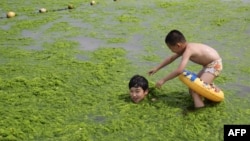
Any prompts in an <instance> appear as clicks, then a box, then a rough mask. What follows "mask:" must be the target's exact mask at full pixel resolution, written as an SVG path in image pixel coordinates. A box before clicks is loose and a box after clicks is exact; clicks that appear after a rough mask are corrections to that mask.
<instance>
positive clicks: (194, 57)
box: [148, 30, 222, 108]
mask: <svg viewBox="0 0 250 141" xmlns="http://www.w3.org/2000/svg"><path fill="white" fill-rule="evenodd" d="M165 43H166V45H167V46H168V48H169V49H170V50H171V51H172V52H173V53H174V54H173V55H172V56H170V57H167V58H166V59H164V60H163V61H162V62H161V63H160V64H159V65H158V66H156V67H154V68H153V69H151V70H150V71H149V72H148V74H149V75H153V74H155V73H156V72H157V71H158V70H160V69H161V68H163V67H165V66H167V65H169V64H171V63H172V62H173V61H174V60H176V59H177V58H179V57H181V56H182V57H181V62H180V64H179V66H178V68H177V69H175V70H174V71H172V72H171V73H169V74H168V75H166V76H165V77H163V78H162V79H161V80H159V81H158V82H156V87H157V88H160V87H161V86H162V85H163V84H164V83H165V82H167V81H168V80H171V79H173V78H175V77H177V76H179V75H180V74H181V73H182V72H183V71H184V69H185V67H186V65H187V63H188V61H189V60H191V61H192V62H194V63H196V64H198V65H201V66H202V67H203V68H202V69H201V71H200V72H199V73H198V74H197V75H198V77H200V78H201V80H203V81H204V82H206V83H208V84H212V83H213V81H214V79H215V78H216V77H217V76H218V75H219V74H220V72H221V70H222V59H221V57H220V55H219V54H218V52H217V51H216V50H215V49H213V48H212V47H210V46H207V45H205V44H200V43H189V42H187V41H186V39H185V37H184V35H183V34H182V33H181V32H180V31H178V30H172V31H170V32H169V33H168V34H167V36H166V38H165ZM217 90H218V89H217ZM189 93H190V94H191V96H192V98H193V101H194V107H195V108H201V107H204V106H205V104H204V102H203V98H202V97H201V96H200V95H198V94H197V93H196V92H194V91H193V90H191V89H189Z"/></svg>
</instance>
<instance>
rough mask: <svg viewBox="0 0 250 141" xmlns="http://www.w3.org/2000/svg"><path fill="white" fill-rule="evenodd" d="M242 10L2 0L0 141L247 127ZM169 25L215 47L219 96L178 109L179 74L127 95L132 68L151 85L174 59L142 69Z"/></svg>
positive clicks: (103, 139) (156, 54) (183, 92)
mask: <svg viewBox="0 0 250 141" xmlns="http://www.w3.org/2000/svg"><path fill="white" fill-rule="evenodd" d="M68 4H73V5H74V6H75V8H74V9H71V10H68V9H67V6H68ZM43 7H44V8H46V9H47V11H48V12H47V13H39V12H38V11H39V9H40V8H43ZM8 11H14V12H15V13H16V14H17V16H15V17H13V18H6V13H7V12H8ZM249 15H250V1H248V0H244V1H243V0H242V1H239V0H221V1H219V0H206V1H203V0H189V1H185V0H178V1H175V0H148V1H137V0H135V1H133V0H117V1H113V0H105V1H101V0H99V1H96V5H93V6H91V5H90V3H89V1H87V0H81V1H80V0H71V1H66V0H60V1H52V0H19V1H14V0H8V1H7V0H4V1H2V2H1V4H0V16H1V18H0V140H16V141H20V140H25V141H27V140H29V141H31V140H38V141H56V140H58V141H59V140H60V141H62V140H63V141H64V140H65V141H69V140H70V141H85V140H86V141H111V140H115V141H126V140H127V141H130V140H133V141H141V140H143V141H152V140H154V141H166V140H167V141H172V140H174V141H179V140H180V141H182V140H199V141H200V140H204V141H205V140H206V141H210V140H211V141H215V140H218V141H220V140H223V125H224V124H250V120H249V117H250V106H249V102H250V96H249V91H250V81H249V78H250V67H249V64H250V57H249V53H250V48H249V44H250V40H249V37H250V17H249ZM172 29H179V30H181V31H182V32H183V33H184V35H185V36H186V38H187V40H188V41H190V42H202V43H205V44H208V45H210V46H212V47H214V48H215V49H216V50H218V52H219V53H220V54H221V56H222V58H223V63H224V70H223V73H222V75H221V77H219V78H218V79H216V81H215V83H216V84H217V85H218V86H219V87H221V89H222V90H223V91H224V93H225V100H224V101H223V102H221V103H218V104H209V105H208V106H207V107H206V108H204V109H202V110H199V111H196V112H188V113H184V112H183V111H185V109H186V108H187V107H188V106H190V105H192V104H193V102H192V100H191V97H190V96H189V94H188V91H187V87H186V86H185V85H184V84H182V83H181V82H180V81H179V80H178V79H174V80H172V81H169V82H167V83H166V84H165V85H164V86H163V87H162V89H154V90H153V91H152V92H151V95H150V97H149V98H146V99H145V100H144V101H142V102H141V103H139V104H134V103H133V102H131V101H130V99H129V97H128V86H127V85H128V81H129V79H130V78H131V77H132V75H134V74H141V75H144V76H145V77H146V78H147V79H148V80H149V82H150V86H151V87H153V86H154V83H155V81H157V80H158V79H160V78H161V77H163V76H164V75H166V73H168V72H170V71H171V70H173V69H174V68H175V67H176V66H177V65H178V61H177V62H175V63H173V64H172V65H170V66H168V67H166V68H165V69H163V70H161V71H159V72H158V73H157V74H155V75H154V76H153V77H148V76H147V71H148V70H150V69H151V68H152V67H154V66H155V65H157V64H158V63H160V61H161V60H162V59H164V58H165V57H166V56H168V55H170V53H171V52H170V51H169V50H168V49H167V48H166V46H165V43H164V38H165V35H166V34H167V33H168V32H169V31H170V30H172ZM187 69H188V70H191V71H194V72H197V71H199V69H200V67H199V66H196V65H194V64H192V63H190V64H189V66H188V68H187ZM151 97H156V98H157V100H156V101H150V98H151Z"/></svg>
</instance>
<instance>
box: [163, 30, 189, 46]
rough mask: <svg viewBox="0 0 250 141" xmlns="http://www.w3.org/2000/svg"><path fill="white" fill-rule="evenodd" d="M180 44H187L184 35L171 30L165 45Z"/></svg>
mask: <svg viewBox="0 0 250 141" xmlns="http://www.w3.org/2000/svg"><path fill="white" fill-rule="evenodd" d="M179 42H186V39H185V37H184V35H183V34H182V33H181V32H180V31H178V30H171V31H170V32H169V33H168V34H167V36H166V38H165V43H166V44H169V45H173V46H174V45H176V44H177V43H179Z"/></svg>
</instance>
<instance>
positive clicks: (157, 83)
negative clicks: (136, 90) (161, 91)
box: [155, 80, 164, 88]
mask: <svg viewBox="0 0 250 141" xmlns="http://www.w3.org/2000/svg"><path fill="white" fill-rule="evenodd" d="M163 84H164V81H163V80H159V81H158V82H156V84H155V87H156V88H161V86H162V85H163Z"/></svg>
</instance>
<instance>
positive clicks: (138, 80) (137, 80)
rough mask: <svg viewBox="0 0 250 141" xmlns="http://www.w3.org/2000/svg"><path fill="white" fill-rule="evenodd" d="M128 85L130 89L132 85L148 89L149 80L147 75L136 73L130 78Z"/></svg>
mask: <svg viewBox="0 0 250 141" xmlns="http://www.w3.org/2000/svg"><path fill="white" fill-rule="evenodd" d="M128 87H129V89H130V88H131V87H136V88H138V87H141V88H142V89H143V90H144V91H145V90H147V89H148V80H147V79H146V78H145V77H143V76H141V75H138V74H136V75H134V76H133V77H132V78H131V79H130V81H129V84H128Z"/></svg>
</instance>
